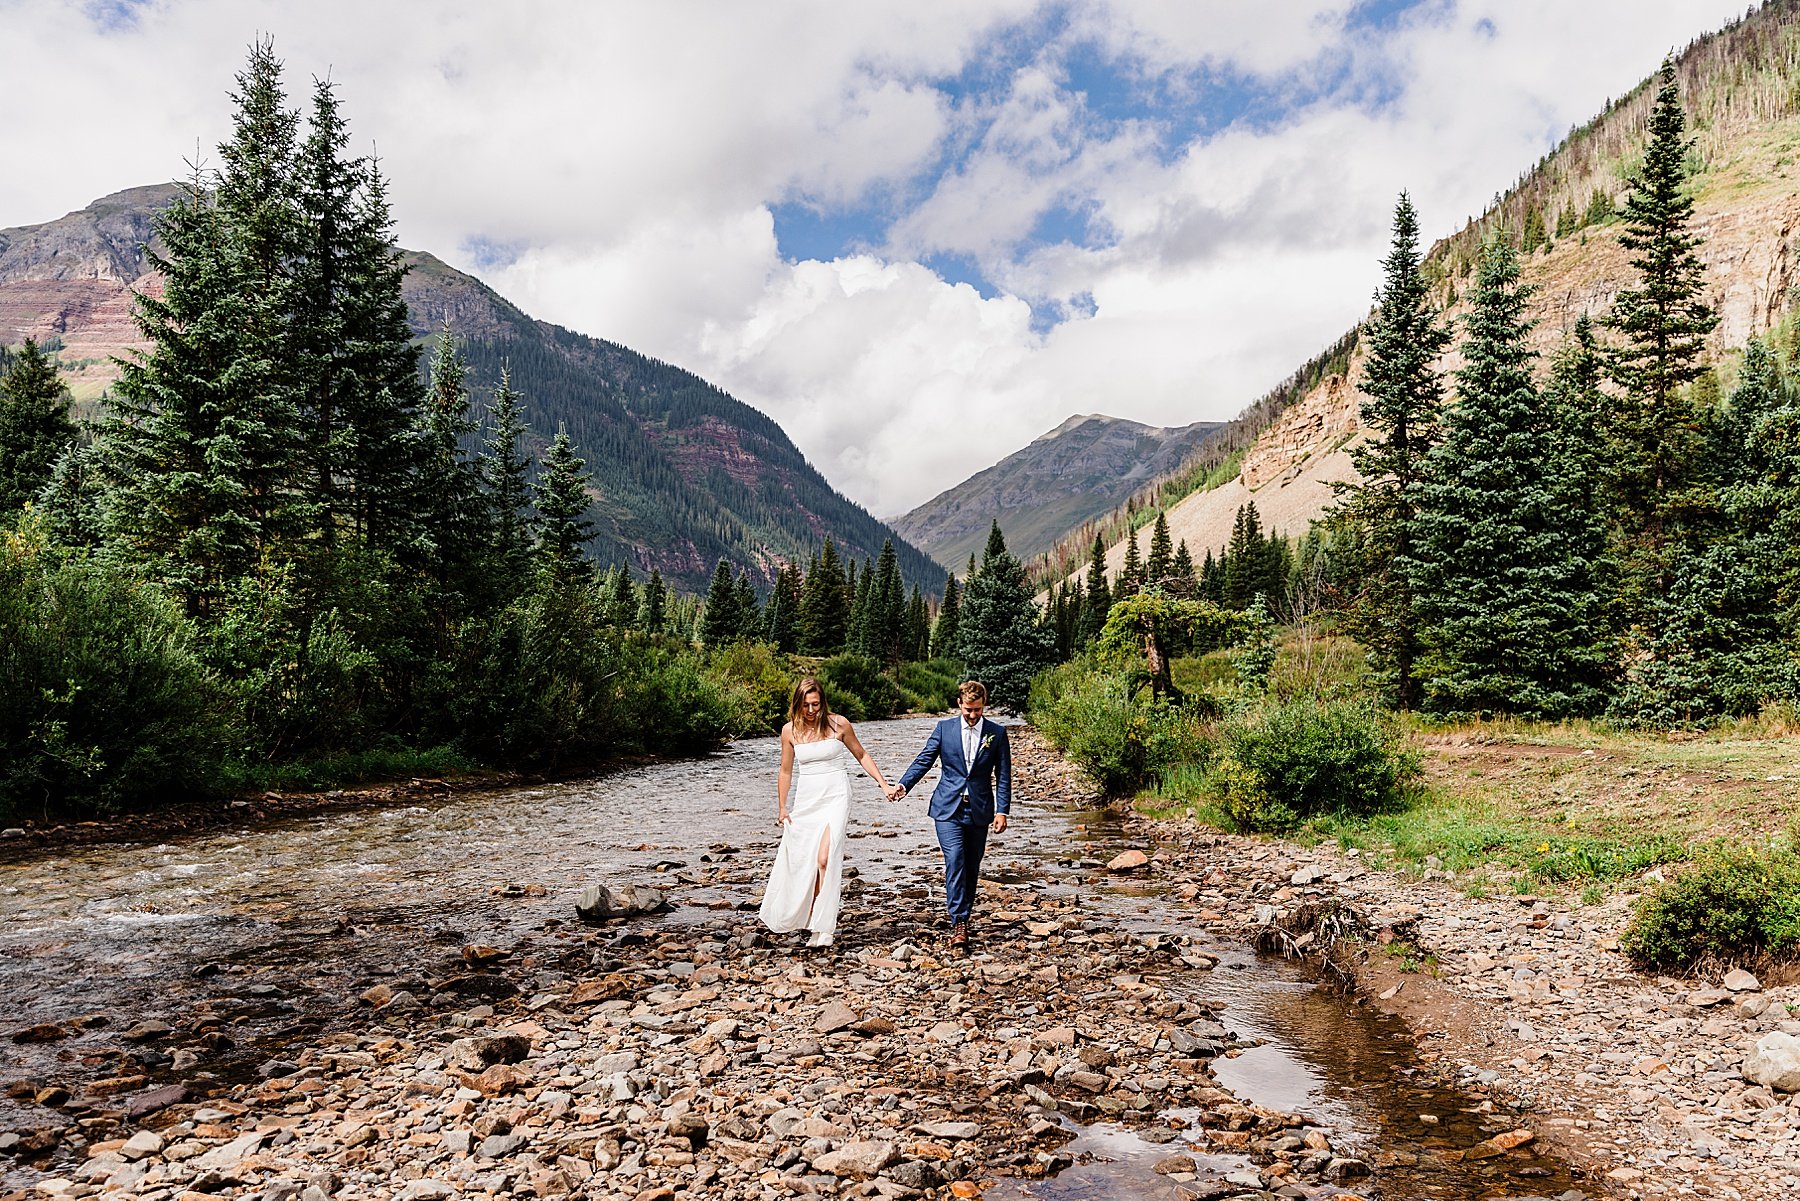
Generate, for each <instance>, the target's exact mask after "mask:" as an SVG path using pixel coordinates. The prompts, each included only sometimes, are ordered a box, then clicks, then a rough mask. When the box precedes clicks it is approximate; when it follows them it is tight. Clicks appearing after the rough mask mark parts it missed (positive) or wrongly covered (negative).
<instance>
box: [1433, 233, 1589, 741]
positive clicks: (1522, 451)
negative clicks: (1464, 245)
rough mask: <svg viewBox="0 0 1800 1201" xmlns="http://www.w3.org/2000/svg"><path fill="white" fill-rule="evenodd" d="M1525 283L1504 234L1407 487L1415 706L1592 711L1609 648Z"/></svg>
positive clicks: (1544, 713) (1480, 280)
mask: <svg viewBox="0 0 1800 1201" xmlns="http://www.w3.org/2000/svg"><path fill="white" fill-rule="evenodd" d="M1529 295H1530V288H1529V287H1527V286H1525V285H1523V284H1521V283H1520V282H1519V264H1518V258H1517V256H1516V255H1515V254H1514V252H1513V250H1512V247H1511V245H1510V244H1509V243H1508V242H1507V241H1506V240H1505V239H1496V240H1494V241H1493V242H1492V243H1490V244H1489V246H1488V247H1487V248H1486V250H1485V252H1484V254H1483V256H1482V261H1481V267H1480V271H1479V273H1478V275H1477V277H1476V283H1475V287H1474V290H1473V291H1472V292H1471V293H1470V302H1471V311H1470V314H1469V318H1468V335H1467V337H1466V338H1465V340H1464V342H1463V347H1462V351H1463V358H1464V366H1463V367H1462V369H1461V370H1459V371H1458V372H1457V375H1456V380H1457V403H1456V404H1454V405H1453V406H1452V407H1451V408H1450V410H1449V413H1448V416H1447V418H1446V428H1445V433H1444V438H1443V441H1442V442H1441V443H1440V444H1439V445H1438V446H1436V447H1435V448H1434V449H1433V450H1432V452H1431V454H1430V455H1429V456H1428V458H1427V460H1426V464H1425V475H1424V478H1423V479H1422V480H1421V481H1420V482H1419V484H1418V485H1417V488H1416V493H1415V500H1416V504H1417V514H1416V518H1415V536H1414V539H1413V544H1412V545H1413V553H1412V555H1411V556H1409V558H1408V559H1407V560H1406V564H1407V569H1408V570H1409V572H1410V573H1411V580H1410V584H1411V588H1412V592H1413V595H1414V597H1415V598H1416V605H1417V613H1418V617H1419V623H1420V629H1419V641H1420V645H1421V647H1422V649H1423V651H1424V655H1423V657H1422V659H1421V667H1422V669H1423V670H1422V676H1423V679H1422V685H1423V701H1424V704H1425V706H1426V707H1427V708H1428V709H1430V710H1432V711H1434V712H1438V713H1453V714H1465V715H1493V714H1514V715H1520V716H1530V717H1547V718H1553V719H1554V718H1562V717H1568V716H1573V715H1578V714H1587V713H1593V712H1595V711H1597V710H1598V709H1599V708H1600V706H1601V704H1602V703H1603V700H1604V697H1605V684H1606V676H1607V673H1608V671H1609V669H1610V667H1611V647H1610V643H1609V640H1608V639H1607V637H1606V635H1605V626H1604V623H1603V622H1602V620H1601V619H1602V613H1603V608H1604V605H1603V600H1602V597H1601V595H1600V593H1599V591H1598V590H1597V588H1596V586H1595V579H1594V576H1593V572H1592V564H1593V563H1594V561H1595V560H1596V559H1598V558H1599V557H1600V553H1601V551H1602V549H1603V547H1604V537H1603V534H1602V532H1601V530H1600V528H1599V527H1598V525H1597V524H1595V523H1594V522H1593V521H1592V519H1591V516H1590V515H1588V514H1582V513H1578V512H1574V513H1572V512H1567V511H1565V509H1564V506H1563V503H1562V502H1563V500H1564V496H1565V490H1564V488H1563V487H1562V486H1561V485H1560V484H1559V482H1558V480H1557V474H1556V473H1557V471H1558V469H1559V467H1561V466H1562V462H1561V460H1559V458H1558V456H1557V454H1556V452H1555V446H1554V441H1555V439H1556V437H1557V435H1558V432H1559V431H1558V428H1557V421H1556V417H1557V414H1556V413H1555V411H1554V410H1553V409H1552V407H1551V405H1549V404H1548V403H1546V401H1545V399H1544V397H1543V396H1542V395H1541V394H1540V393H1539V392H1538V389H1537V388H1536V386H1535V385H1534V384H1533V382H1532V363H1533V359H1534V357H1535V356H1534V354H1533V353H1532V352H1531V350H1530V349H1529V347H1528V345H1527V341H1526V339H1527V336H1528V334H1529V332H1530V328H1531V323H1530V322H1529V321H1528V320H1527V319H1526V317H1525V307H1526V303H1527V300H1528V298H1529Z"/></svg>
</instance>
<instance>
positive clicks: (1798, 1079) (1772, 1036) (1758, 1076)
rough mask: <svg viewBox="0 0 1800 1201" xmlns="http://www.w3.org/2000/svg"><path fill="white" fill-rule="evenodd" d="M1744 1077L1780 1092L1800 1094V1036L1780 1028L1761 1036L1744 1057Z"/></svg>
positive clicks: (1753, 1082)
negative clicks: (1754, 1047)
mask: <svg viewBox="0 0 1800 1201" xmlns="http://www.w3.org/2000/svg"><path fill="white" fill-rule="evenodd" d="M1744 1079H1746V1080H1748V1081H1749V1082H1750V1083H1752V1084H1761V1085H1765V1086H1767V1087H1769V1088H1772V1089H1774V1090H1775V1091H1776V1092H1778V1093H1800V1038H1795V1037H1794V1036H1793V1035H1791V1034H1786V1033H1784V1032H1782V1031H1780V1030H1776V1031H1773V1032H1771V1033H1769V1034H1765V1035H1763V1036H1762V1037H1761V1038H1759V1039H1757V1040H1756V1050H1754V1051H1752V1052H1750V1057H1749V1058H1748V1059H1746V1060H1744Z"/></svg>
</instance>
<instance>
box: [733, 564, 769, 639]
mask: <svg viewBox="0 0 1800 1201" xmlns="http://www.w3.org/2000/svg"><path fill="white" fill-rule="evenodd" d="M732 588H733V590H734V591H735V592H736V593H737V637H738V640H739V641H741V642H755V641H757V640H758V639H760V638H761V637H762V636H763V612H762V602H761V601H759V600H758V599H757V597H756V585H755V584H752V583H751V582H750V572H749V570H748V569H745V568H740V569H739V570H738V575H737V581H736V582H735V583H734V584H733V585H732Z"/></svg>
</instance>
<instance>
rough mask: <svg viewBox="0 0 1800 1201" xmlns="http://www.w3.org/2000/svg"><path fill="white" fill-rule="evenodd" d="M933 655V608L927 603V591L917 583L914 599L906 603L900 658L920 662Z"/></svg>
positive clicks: (914, 589) (913, 593) (913, 592)
mask: <svg viewBox="0 0 1800 1201" xmlns="http://www.w3.org/2000/svg"><path fill="white" fill-rule="evenodd" d="M930 656H931V608H930V606H928V605H927V604H926V603H925V593H924V590H923V589H921V588H920V587H919V586H918V585H917V584H914V585H913V590H912V599H911V600H909V601H908V602H907V604H906V622H905V626H904V633H903V634H902V636H901V650H900V658H901V659H902V660H903V661H906V662H918V661H919V660H921V659H926V658H929V657H930Z"/></svg>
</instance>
